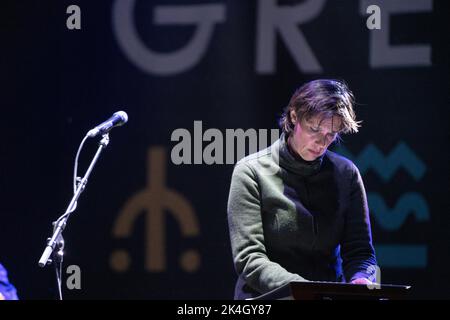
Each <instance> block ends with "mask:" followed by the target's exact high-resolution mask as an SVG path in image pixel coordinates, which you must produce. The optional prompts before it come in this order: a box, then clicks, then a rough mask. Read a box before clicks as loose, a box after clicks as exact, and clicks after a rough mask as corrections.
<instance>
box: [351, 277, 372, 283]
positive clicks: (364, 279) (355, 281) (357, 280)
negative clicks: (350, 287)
mask: <svg viewBox="0 0 450 320" xmlns="http://www.w3.org/2000/svg"><path fill="white" fill-rule="evenodd" d="M351 283H352V284H373V283H372V281H370V280H369V279H366V278H356V279H354V280H352V282H351Z"/></svg>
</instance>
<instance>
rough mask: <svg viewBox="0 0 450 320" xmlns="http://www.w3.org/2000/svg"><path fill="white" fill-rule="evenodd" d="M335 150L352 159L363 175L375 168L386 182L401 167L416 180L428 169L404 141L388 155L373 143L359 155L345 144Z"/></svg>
mask: <svg viewBox="0 0 450 320" xmlns="http://www.w3.org/2000/svg"><path fill="white" fill-rule="evenodd" d="M334 150H335V151H336V152H337V153H339V154H342V155H343V156H344V157H347V158H349V159H350V160H352V161H353V162H354V163H355V164H356V166H357V167H358V169H359V171H360V172H361V175H364V174H365V173H366V172H367V171H368V170H369V169H373V170H374V171H375V172H376V173H377V174H378V175H379V176H380V177H381V179H383V180H384V181H385V182H387V181H389V180H390V179H391V178H392V177H393V175H394V174H395V173H396V172H397V170H399V169H400V168H401V167H403V168H404V169H405V170H406V171H407V172H408V173H409V174H410V175H411V176H412V177H413V178H414V179H415V180H416V181H418V180H420V179H421V178H422V177H423V175H424V174H425V171H426V165H425V164H424V162H423V161H422V160H421V159H420V158H419V157H418V156H417V155H416V153H415V152H414V151H413V150H412V149H411V148H410V147H408V145H407V144H406V143H404V142H399V143H398V144H397V146H396V147H395V148H394V149H393V150H392V151H391V152H390V153H389V154H388V155H387V156H384V155H383V153H382V152H381V151H380V150H379V149H378V148H377V147H376V146H374V145H373V144H368V145H367V146H366V147H364V149H363V150H362V151H361V152H360V153H359V155H358V156H355V155H353V154H352V153H351V152H350V151H349V150H348V149H347V148H345V147H344V146H336V147H335V148H334Z"/></svg>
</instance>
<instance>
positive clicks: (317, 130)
mask: <svg viewBox="0 0 450 320" xmlns="http://www.w3.org/2000/svg"><path fill="white" fill-rule="evenodd" d="M309 129H310V130H311V131H312V132H319V129H315V128H313V127H309Z"/></svg>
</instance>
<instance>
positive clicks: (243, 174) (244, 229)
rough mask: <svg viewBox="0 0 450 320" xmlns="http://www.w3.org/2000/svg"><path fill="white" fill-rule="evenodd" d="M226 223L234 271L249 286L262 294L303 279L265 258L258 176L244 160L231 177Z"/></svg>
mask: <svg viewBox="0 0 450 320" xmlns="http://www.w3.org/2000/svg"><path fill="white" fill-rule="evenodd" d="M228 224H229V231H230V238H231V248H232V254H233V261H234V266H235V269H236V272H237V273H238V275H239V276H240V277H242V278H243V279H244V280H245V282H246V283H247V285H248V286H250V287H251V288H252V289H254V290H256V291H258V292H260V293H265V292H268V291H270V290H273V289H275V288H277V287H279V286H281V285H283V284H285V283H287V282H289V281H293V280H297V281H306V280H305V279H304V278H302V277H301V276H300V275H297V274H294V273H290V272H288V271H287V270H286V269H285V268H283V267H282V266H281V265H279V264H278V263H275V262H273V261H270V259H269V258H268V256H267V252H266V247H265V243H264V232H263V222H262V218H261V200H260V190H259V186H258V182H257V177H256V175H255V174H254V171H253V170H252V169H251V168H250V167H249V165H248V164H247V163H245V162H240V163H238V164H237V165H236V166H235V168H234V171H233V175H232V178H231V186H230V194H229V198H228Z"/></svg>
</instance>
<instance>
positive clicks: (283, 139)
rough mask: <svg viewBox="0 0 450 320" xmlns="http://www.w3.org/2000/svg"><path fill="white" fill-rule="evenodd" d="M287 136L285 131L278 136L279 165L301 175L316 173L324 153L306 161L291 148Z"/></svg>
mask: <svg viewBox="0 0 450 320" xmlns="http://www.w3.org/2000/svg"><path fill="white" fill-rule="evenodd" d="M287 138H288V137H287V136H286V135H285V133H282V134H281V136H280V140H279V141H280V166H281V167H282V168H284V169H286V170H288V171H291V172H294V173H296V174H298V175H301V176H310V175H312V174H315V173H317V172H318V171H319V170H320V168H321V166H322V162H323V157H324V155H325V153H324V154H323V155H321V156H320V157H318V158H317V159H315V160H313V161H306V160H304V159H303V158H302V157H300V156H299V155H297V154H296V153H295V152H294V151H293V150H291V148H290V146H289V145H288V142H287Z"/></svg>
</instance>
